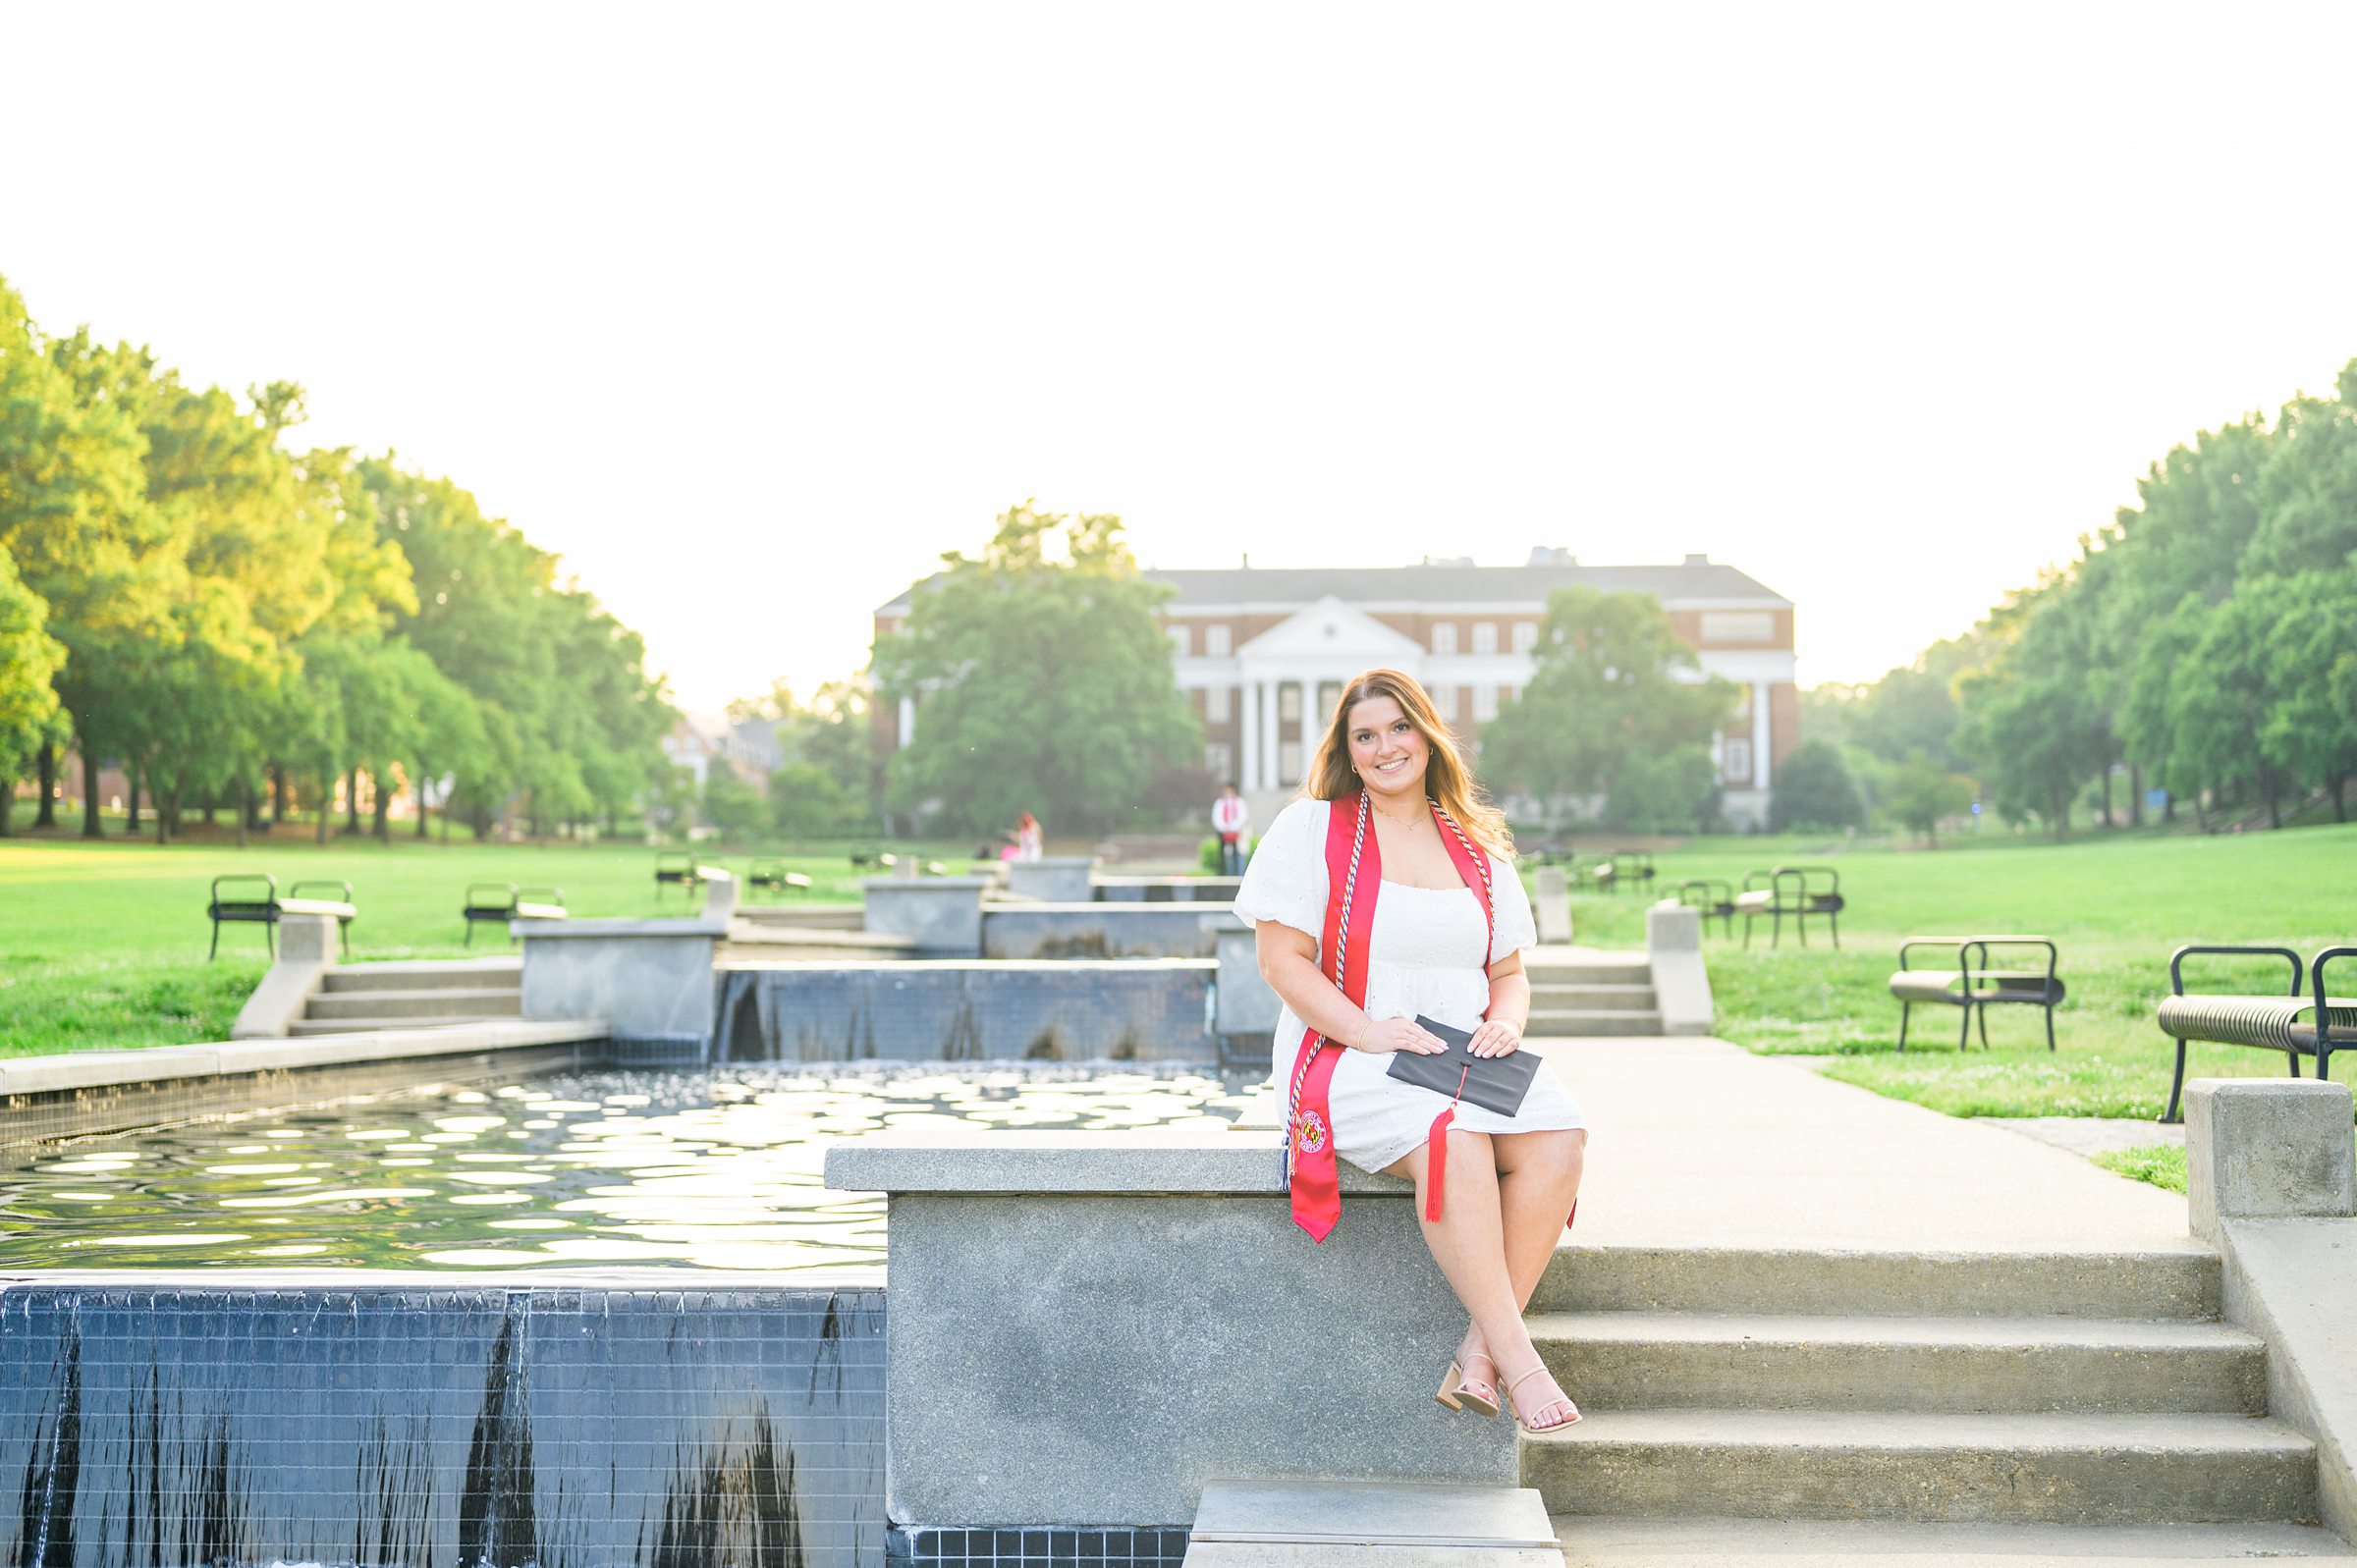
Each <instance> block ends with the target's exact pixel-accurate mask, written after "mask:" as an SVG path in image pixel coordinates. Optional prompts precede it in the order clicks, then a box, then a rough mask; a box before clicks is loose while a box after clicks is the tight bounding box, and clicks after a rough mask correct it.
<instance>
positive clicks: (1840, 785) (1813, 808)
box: [1768, 740, 1866, 833]
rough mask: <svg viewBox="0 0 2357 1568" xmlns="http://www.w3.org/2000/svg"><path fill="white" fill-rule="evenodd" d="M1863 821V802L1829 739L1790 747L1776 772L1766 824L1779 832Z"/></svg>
mask: <svg viewBox="0 0 2357 1568" xmlns="http://www.w3.org/2000/svg"><path fill="white" fill-rule="evenodd" d="M1865 822H1866V805H1865V802H1863V801H1861V800H1860V799H1859V798H1858V786H1857V784H1856V783H1855V782H1854V781H1852V780H1851V778H1850V776H1849V764H1847V763H1846V762H1844V761H1842V759H1841V752H1840V749H1839V748H1838V747H1836V746H1835V745H1833V744H1832V743H1831V742H1829V741H1824V740H1808V741H1803V742H1802V743H1801V744H1799V745H1797V746H1795V747H1793V748H1792V752H1791V754H1790V755H1789V756H1787V757H1785V758H1784V761H1783V766H1781V768H1779V769H1777V771H1776V795H1775V799H1774V800H1773V802H1772V803H1771V804H1770V806H1769V808H1768V825H1769V827H1771V828H1773V829H1774V830H1776V831H1777V832H1778V833H1781V832H1783V831H1784V830H1785V829H1787V828H1792V827H1798V826H1800V825H1803V824H1806V825H1808V826H1811V827H1820V828H1856V827H1863V826H1864V825H1865Z"/></svg>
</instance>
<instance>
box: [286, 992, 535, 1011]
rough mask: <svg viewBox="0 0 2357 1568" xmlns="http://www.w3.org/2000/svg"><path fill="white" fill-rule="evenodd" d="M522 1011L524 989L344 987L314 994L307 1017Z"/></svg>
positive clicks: (306, 1008) (305, 1009)
mask: <svg viewBox="0 0 2357 1568" xmlns="http://www.w3.org/2000/svg"><path fill="white" fill-rule="evenodd" d="M522 1014H523V993H522V992H521V990H506V989H495V988H484V989H482V990H474V991H460V990H458V989H456V988H447V989H439V990H434V991H343V992H331V993H326V994H323V995H321V996H316V997H313V998H312V999H311V1000H310V1004H309V1005H308V1006H307V1007H305V1008H304V1009H303V1016H304V1017H305V1018H308V1019H328V1018H335V1019H345V1018H436V1019H439V1018H517V1017H521V1016H522Z"/></svg>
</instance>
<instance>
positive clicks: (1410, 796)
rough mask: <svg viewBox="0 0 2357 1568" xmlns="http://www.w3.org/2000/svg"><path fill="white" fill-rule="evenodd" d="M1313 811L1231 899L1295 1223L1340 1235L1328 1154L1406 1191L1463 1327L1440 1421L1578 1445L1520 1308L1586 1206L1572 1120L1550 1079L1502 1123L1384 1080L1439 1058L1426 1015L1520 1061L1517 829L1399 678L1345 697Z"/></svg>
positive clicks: (1526, 925)
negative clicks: (1266, 1037)
mask: <svg viewBox="0 0 2357 1568" xmlns="http://www.w3.org/2000/svg"><path fill="white" fill-rule="evenodd" d="M1301 790H1302V795H1303V798H1302V799H1299V800H1296V801H1294V802H1293V803H1292V804H1291V805H1289V806H1288V807H1286V808H1285V810H1284V811H1283V812H1282V813H1281V814H1279V816H1278V818H1277V820H1276V821H1275V822H1274V823H1272V824H1271V825H1270V827H1269V831H1268V835H1267V837H1265V838H1262V840H1261V844H1260V850H1259V852H1258V853H1257V854H1255V855H1254V856H1253V858H1252V864H1251V866H1250V868H1249V869H1248V870H1247V871H1246V872H1245V874H1244V881H1243V886H1242V888H1241V889H1240V890H1239V891H1238V892H1237V893H1236V898H1235V912H1236V913H1237V914H1238V915H1239V916H1241V917H1242V918H1244V919H1246V920H1249V921H1252V922H1254V923H1255V924H1256V926H1257V928H1258V929H1257V931H1256V933H1255V937H1256V941H1257V944H1258V948H1259V955H1260V972H1261V973H1262V974H1263V975H1264V976H1266V977H1267V978H1268V982H1269V984H1270V985H1271V986H1272V987H1274V988H1275V989H1276V992H1277V995H1278V996H1279V997H1280V998H1281V999H1283V1000H1284V1002H1285V1010H1284V1012H1283V1013H1282V1015H1281V1016H1280V1017H1279V1019H1278V1023H1277V1042H1276V1051H1275V1057H1276V1063H1275V1064H1276V1072H1277V1075H1278V1081H1280V1082H1282V1083H1284V1084H1286V1085H1287V1086H1288V1108H1287V1118H1286V1124H1287V1143H1286V1152H1287V1167H1288V1180H1289V1184H1290V1186H1291V1189H1292V1201H1293V1217H1294V1219H1295V1220H1296V1221H1297V1222H1298V1223H1299V1224H1300V1225H1301V1226H1302V1228H1303V1229H1305V1230H1307V1231H1308V1232H1309V1233H1310V1234H1311V1235H1312V1236H1313V1237H1315V1238H1317V1239H1318V1240H1320V1241H1323V1240H1324V1239H1325V1238H1326V1233H1327V1232H1328V1231H1329V1230H1331V1229H1333V1228H1334V1225H1335V1222H1336V1220H1337V1219H1338V1218H1339V1217H1340V1216H1341V1197H1340V1190H1339V1186H1338V1176H1337V1173H1336V1169H1335V1163H1334V1161H1335V1156H1336V1154H1337V1153H1339V1154H1340V1155H1341V1156H1342V1158H1343V1159H1344V1160H1347V1161H1349V1162H1351V1163H1352V1164H1354V1165H1356V1166H1358V1167H1359V1168H1360V1169H1362V1170H1370V1171H1382V1172H1385V1173H1388V1174H1390V1175H1395V1176H1404V1177H1406V1178H1408V1179H1409V1180H1412V1181H1413V1182H1414V1183H1415V1184H1416V1196H1417V1201H1418V1212H1419V1214H1420V1215H1421V1217H1422V1222H1423V1228H1424V1240H1425V1243H1426V1245H1428V1246H1429V1247H1430V1248H1431V1249H1432V1256H1433V1259H1434V1261H1436V1262H1437V1263H1439V1265H1440V1266H1441V1272H1442V1273H1443V1274H1445V1275H1446V1276H1447V1277H1448V1280H1449V1284H1450V1287H1451V1288H1452V1289H1453V1290H1454V1291H1455V1292H1456V1296H1457V1299H1458V1300H1459V1301H1462V1302H1463V1303H1464V1304H1465V1310H1466V1312H1467V1313H1468V1314H1470V1315H1471V1318H1472V1323H1471V1325H1470V1326H1469V1327H1467V1329H1466V1330H1465V1335H1464V1338H1463V1340H1462V1341H1461V1342H1460V1343H1459V1344H1458V1346H1457V1351H1456V1359H1455V1361H1453V1362H1452V1363H1451V1364H1450V1367H1449V1373H1448V1376H1447V1378H1446V1379H1445V1380H1444V1381H1443V1382H1442V1384H1441V1391H1440V1395H1439V1398H1440V1401H1441V1403H1443V1404H1444V1405H1447V1406H1449V1407H1450V1408H1451V1409H1471V1410H1475V1411H1478V1412H1479V1413H1480V1414H1482V1415H1485V1416H1493V1415H1496V1414H1497V1413H1498V1409H1499V1406H1500V1404H1501V1395H1502V1394H1503V1396H1504V1400H1505V1402H1507V1403H1510V1404H1511V1405H1512V1407H1513V1409H1514V1414H1515V1418H1516V1419H1517V1420H1518V1421H1520V1422H1521V1424H1522V1426H1523V1428H1524V1429H1525V1430H1526V1431H1530V1432H1548V1431H1552V1430H1554V1429H1556V1428H1559V1427H1567V1426H1569V1425H1570V1424H1571V1423H1572V1422H1575V1421H1577V1420H1579V1409H1578V1407H1577V1406H1576V1405H1574V1404H1572V1402H1571V1401H1570V1400H1569V1399H1568V1398H1567V1397H1565V1396H1564V1394H1563V1391H1562V1388H1561V1386H1559V1385H1558V1384H1557V1382H1556V1380H1555V1379H1554V1378H1553V1377H1552V1376H1550V1375H1549V1373H1548V1371H1547V1366H1546V1363H1545V1362H1544V1361H1543V1360H1541V1359H1540V1356H1539V1352H1538V1349H1537V1347H1535V1346H1534V1345H1533V1344H1532V1343H1531V1339H1530V1331H1529V1329H1528V1328H1526V1327H1525V1326H1524V1325H1523V1323H1522V1309H1523V1308H1524V1307H1525V1306H1526V1305H1528V1303H1529V1301H1530V1295H1531V1292H1532V1291H1533V1290H1535V1289H1537V1288H1538V1283H1539V1275H1540V1274H1541V1272H1543V1271H1545V1269H1546V1267H1547V1261H1548V1259H1549V1258H1550V1257H1552V1256H1553V1255H1554V1252H1555V1243H1556V1238H1557V1237H1558V1236H1559V1235H1560V1234H1561V1233H1562V1228H1563V1226H1564V1225H1565V1224H1566V1223H1567V1222H1568V1219H1569V1217H1570V1213H1571V1210H1572V1207H1573V1204H1574V1202H1575V1200H1576V1199H1577V1197H1578V1193H1579V1176H1580V1162H1581V1158H1582V1155H1583V1154H1584V1152H1585V1149H1586V1145H1587V1136H1588V1135H1587V1132H1586V1123H1585V1121H1584V1120H1583V1119H1582V1118H1581V1116H1580V1113H1579V1108H1578V1107H1577V1106H1576V1105H1574V1104H1573V1103H1572V1100H1571V1097H1570V1095H1569V1094H1567V1093H1566V1092H1565V1091H1564V1089H1563V1087H1562V1084H1561V1083H1559V1082H1558V1081H1557V1080H1556V1077H1555V1074H1554V1073H1553V1072H1552V1071H1550V1070H1549V1069H1548V1067H1547V1066H1546V1065H1545V1064H1544V1063H1541V1064H1540V1066H1539V1069H1538V1075H1537V1077H1536V1078H1535V1079H1534V1080H1533V1082H1532V1083H1531V1086H1530V1091H1529V1093H1528V1095H1527V1096H1526V1097H1525V1098H1524V1100H1523V1102H1522V1105H1521V1107H1520V1108H1519V1109H1517V1110H1516V1111H1515V1112H1514V1113H1513V1114H1512V1115H1510V1116H1509V1115H1503V1114H1500V1113H1499V1112H1497V1111H1494V1110H1489V1109H1485V1108H1481V1107H1479V1106H1475V1105H1473V1104H1471V1103H1469V1102H1453V1101H1452V1100H1451V1099H1450V1098H1449V1097H1447V1096H1445V1095H1442V1094H1439V1093H1436V1092H1435V1091H1433V1090H1430V1089H1426V1088H1422V1087H1420V1086H1418V1085H1415V1084H1411V1083H1408V1082H1406V1081H1404V1080H1402V1079H1399V1078H1395V1077H1393V1076H1391V1075H1390V1073H1389V1071H1388V1070H1387V1069H1388V1068H1389V1066H1390V1064H1391V1057H1392V1054H1393V1053H1395V1052H1416V1053H1421V1054H1437V1053H1440V1052H1443V1051H1445V1050H1446V1049H1447V1047H1446V1046H1445V1045H1444V1044H1443V1042H1442V1041H1441V1040H1440V1039H1439V1038H1438V1037H1436V1036H1434V1035H1433V1034H1432V1033H1431V1032H1429V1031H1428V1030H1426V1029H1424V1028H1422V1027H1420V1026H1419V1025H1418V1024H1417V1023H1416V1022H1415V1018H1416V1016H1417V1015H1418V1014H1422V1015H1423V1016H1425V1017H1427V1018H1429V1019H1431V1020H1433V1021H1434V1022H1436V1023H1441V1024H1446V1025H1449V1026H1450V1027H1452V1028H1455V1029H1463V1030H1468V1031H1470V1032H1471V1033H1472V1037H1473V1040H1472V1047H1471V1050H1472V1054H1474V1055H1476V1056H1503V1055H1507V1054H1511V1053H1512V1052H1515V1051H1518V1050H1520V1049H1521V1045H1522V1025H1523V1022H1524V1020H1525V1019H1526V1018H1527V1017H1528V1016H1529V1013H1530V981H1529V978H1528V977H1527V976H1526V975H1525V974H1524V973H1523V970H1522V949H1523V948H1525V947H1530V946H1537V943H1538V932H1537V928H1536V927H1535V925H1534V924H1533V922H1532V920H1531V914H1530V899H1529V897H1528V896H1527V895H1526V894H1525V893H1524V892H1523V891H1522V883H1521V879H1520V878H1519V877H1517V876H1516V875H1515V873H1514V868H1513V864H1512V862H1511V861H1509V860H1508V859H1507V858H1506V856H1507V854H1509V853H1510V852H1511V850H1512V844H1511V842H1510V840H1509V839H1508V838H1507V830H1506V823H1505V820H1504V818H1503V817H1502V816H1501V815H1500V813H1499V812H1498V811H1497V810H1495V809H1494V808H1492V807H1490V806H1488V805H1485V804H1484V803H1482V801H1481V800H1480V799H1479V797H1478V796H1477V795H1476V794H1475V791H1474V784H1473V780H1472V776H1471V773H1470V771H1469V770H1468V769H1467V768H1466V766H1465V764H1464V761H1463V759H1462V758H1461V757H1460V756H1459V755H1458V754H1457V750H1456V745H1455V743H1454V741H1453V739H1452V738H1451V736H1450V734H1449V731H1448V730H1447V729H1446V728H1445V727H1444V726H1443V725H1442V724H1441V722H1440V720H1439V718H1438V717H1437V716H1436V715H1435V714H1434V712H1433V709H1432V701H1431V699H1430V698H1429V697H1427V696H1426V695H1425V693H1424V688H1423V687H1422V686H1420V685H1418V684H1417V683H1416V681H1415V679H1414V677H1413V676H1405V675H1402V674H1400V673H1399V672H1398V671H1396V670H1371V671H1368V672H1367V673H1366V674H1364V675H1361V676H1358V677H1357V678H1355V679H1353V680H1352V681H1351V682H1350V684H1349V685H1348V686H1347V687H1345V688H1344V689H1343V695H1342V700H1341V701H1340V702H1338V703H1337V704H1336V705H1335V711H1334V717H1333V719H1332V720H1331V722H1330V723H1329V724H1328V725H1327V729H1326V733H1325V736H1324V738H1323V739H1322V740H1320V741H1319V743H1318V750H1317V755H1316V758H1315V760H1314V761H1312V763H1311V764H1310V767H1309V770H1308V773H1307V774H1306V776H1305V777H1304V779H1303V782H1302V785H1301ZM1379 898H1380V906H1379V904H1378V900H1379ZM1444 1200H1445V1201H1444Z"/></svg>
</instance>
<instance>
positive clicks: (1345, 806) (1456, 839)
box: [1285, 789, 1498, 1241]
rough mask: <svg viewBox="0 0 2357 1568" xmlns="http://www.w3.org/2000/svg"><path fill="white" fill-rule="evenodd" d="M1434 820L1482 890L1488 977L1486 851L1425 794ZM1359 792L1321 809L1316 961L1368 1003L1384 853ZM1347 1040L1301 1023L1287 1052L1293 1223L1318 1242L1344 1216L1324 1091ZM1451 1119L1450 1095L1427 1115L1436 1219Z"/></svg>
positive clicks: (1494, 925)
mask: <svg viewBox="0 0 2357 1568" xmlns="http://www.w3.org/2000/svg"><path fill="white" fill-rule="evenodd" d="M1430 804H1431V805H1432V815H1433V820H1434V821H1435V822H1436V823H1437V824H1438V825H1439V826H1440V828H1441V843H1442V846H1443V847H1444V848H1446V849H1447V850H1448V851H1449V858H1450V860H1451V861H1452V862H1453V863H1454V865H1455V866H1456V874H1457V875H1458V876H1459V877H1461V878H1463V879H1464V884H1465V886H1466V887H1468V888H1470V889H1472V890H1473V892H1475V893H1476V894H1478V895H1479V896H1480V898H1481V913H1482V918H1483V919H1484V921H1486V922H1487V923H1488V926H1489V932H1490V940H1489V946H1488V951H1487V955H1486V956H1485V957H1484V958H1483V960H1482V970H1483V974H1484V977H1485V980H1486V977H1487V974H1488V970H1489V965H1490V963H1491V961H1492V960H1493V959H1494V958H1495V955H1496V952H1497V947H1498V910H1497V901H1496V898H1495V896H1494V892H1493V890H1492V889H1491V887H1490V861H1489V857H1488V856H1487V855H1485V854H1483V853H1481V852H1480V851H1479V850H1477V849H1475V848H1474V847H1473V842H1472V840H1471V839H1469V838H1466V837H1465V832H1464V830H1463V829H1462V828H1459V827H1458V826H1457V825H1456V819H1455V818H1453V817H1452V816H1450V815H1449V813H1448V812H1446V811H1444V810H1442V809H1441V807H1440V804H1439V802H1437V801H1435V802H1430ZM1371 810H1372V807H1371V806H1370V805H1369V804H1368V801H1367V794H1366V791H1365V790H1363V789H1361V790H1358V791H1356V792H1355V793H1352V794H1348V795H1344V796H1343V798H1342V799H1340V800H1337V801H1334V802H1333V803H1332V804H1331V805H1330V806H1329V808H1328V810H1327V813H1326V929H1325V936H1324V939H1323V940H1322V941H1321V942H1320V943H1319V944H1318V959H1319V964H1320V967H1321V968H1323V969H1324V970H1326V972H1327V973H1329V974H1330V975H1332V976H1333V979H1334V983H1335V985H1336V986H1337V987H1338V988H1340V989H1341V991H1342V993H1343V996H1345V997H1348V998H1349V999H1350V1000H1352V1001H1353V1002H1355V1003H1357V1004H1358V1005H1359V1006H1361V1007H1364V1006H1365V1005H1366V1004H1367V949H1368V946H1369V944H1370V942H1371V941H1372V939H1373V937H1374V933H1375V900H1376V898H1377V896H1378V895H1379V894H1380V893H1381V892H1382V891H1383V852H1382V850H1381V849H1380V848H1378V847H1377V845H1376V841H1375V835H1374V834H1373V833H1372V832H1371V831H1370V828H1371V826H1372V824H1371V821H1370V818H1369V815H1368V813H1369V812H1370V811H1371ZM1344 1049H1345V1048H1344V1047H1342V1046H1339V1045H1337V1044H1335V1043H1334V1042H1333V1041H1331V1040H1328V1039H1327V1038H1326V1037H1325V1036H1323V1035H1321V1034H1319V1033H1318V1032H1317V1031H1316V1030H1315V1029H1304V1030H1302V1031H1301V1046H1300V1049H1299V1050H1298V1051H1297V1052H1296V1053H1295V1054H1294V1056H1293V1073H1292V1084H1291V1090H1290V1092H1289V1093H1288V1097H1287V1105H1286V1118H1285V1125H1286V1139H1285V1178H1286V1185H1287V1187H1288V1188H1289V1189H1290V1191H1291V1193H1292V1201H1293V1223H1295V1224H1297V1225H1299V1226H1300V1227H1301V1228H1302V1229H1303V1230H1306V1231H1308V1232H1309V1234H1310V1238H1311V1239H1312V1240H1314V1241H1324V1240H1325V1239H1326V1237H1327V1234H1328V1233H1329V1232H1331V1231H1332V1230H1333V1229H1334V1227H1335V1225H1336V1223H1337V1222H1339V1221H1340V1220H1341V1219H1342V1217H1343V1192H1342V1180H1341V1176H1340V1173H1339V1172H1338V1171H1337V1169H1336V1167H1335V1159H1334V1113H1333V1111H1332V1110H1331V1109H1330V1108H1329V1107H1328V1104H1327V1091H1328V1088H1329V1086H1331V1085H1332V1083H1333V1081H1334V1069H1335V1068H1336V1067H1337V1066H1339V1065H1341V1063H1342V1059H1343V1050H1344ZM1455 1119H1456V1102H1455V1101H1453V1100H1452V1101H1451V1102H1450V1103H1449V1105H1448V1107H1447V1108H1445V1109H1444V1110H1442V1112H1441V1113H1440V1114H1439V1115H1438V1116H1436V1117H1434V1118H1433V1123H1432V1132H1431V1134H1430V1141H1429V1143H1428V1145H1427V1147H1428V1148H1429V1149H1430V1150H1431V1152H1432V1158H1431V1174H1430V1177H1429V1179H1428V1181H1427V1182H1426V1187H1425V1191H1426V1194H1427V1196H1426V1199H1425V1217H1427V1218H1429V1219H1438V1218H1440V1217H1441V1191H1442V1186H1443V1183H1444V1180H1445V1178H1446V1176H1447V1172H1448V1148H1449V1140H1448V1136H1447V1135H1448V1130H1449V1124H1450V1123H1451V1122H1453V1121H1454V1120H1455Z"/></svg>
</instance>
